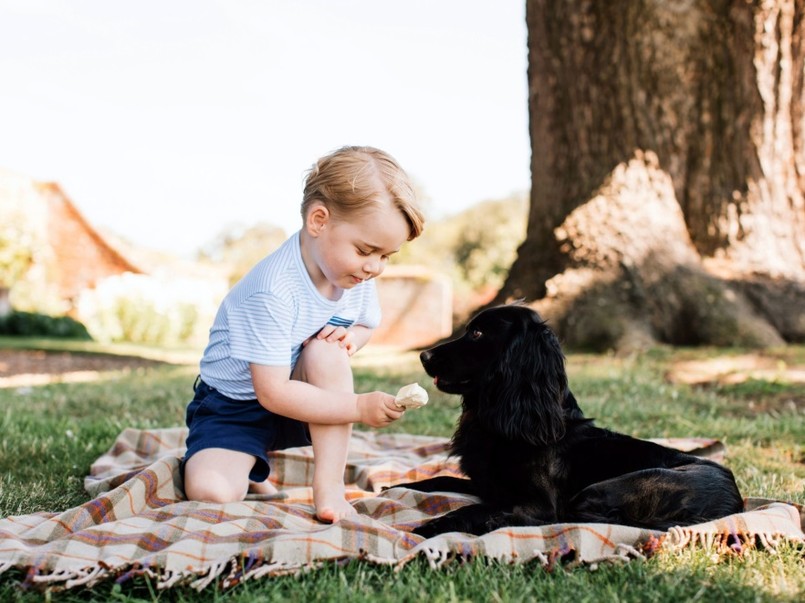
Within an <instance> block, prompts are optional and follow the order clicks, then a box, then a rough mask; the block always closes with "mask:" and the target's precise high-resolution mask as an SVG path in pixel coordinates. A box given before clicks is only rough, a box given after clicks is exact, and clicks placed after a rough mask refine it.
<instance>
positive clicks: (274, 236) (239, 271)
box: [198, 222, 287, 285]
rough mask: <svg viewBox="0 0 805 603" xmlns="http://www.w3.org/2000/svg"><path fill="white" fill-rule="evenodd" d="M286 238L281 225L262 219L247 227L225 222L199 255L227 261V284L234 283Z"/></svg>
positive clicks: (208, 259) (204, 259) (207, 260)
mask: <svg viewBox="0 0 805 603" xmlns="http://www.w3.org/2000/svg"><path fill="white" fill-rule="evenodd" d="M286 238H287V236H286V235H285V231H284V230H283V229H282V228H280V227H278V226H273V225H272V224H266V223H265V222H260V223H258V224H255V225H254V226H251V227H249V228H246V227H244V226H241V225H234V226H228V227H227V228H225V229H224V230H223V231H221V233H220V234H219V235H218V236H217V237H216V238H215V239H214V240H212V241H210V242H209V243H207V244H206V245H204V246H203V247H202V248H201V250H200V251H199V253H198V259H199V260H201V261H205V262H212V263H216V264H225V265H227V266H228V267H229V284H230V285H234V284H235V283H236V282H237V281H239V280H240V279H241V278H242V277H243V276H244V275H245V274H246V273H247V272H248V271H249V270H251V269H252V267H253V266H254V265H255V264H256V263H257V262H259V261H260V260H262V259H263V258H264V257H266V256H267V255H268V254H269V253H271V252H272V251H274V250H275V249H277V247H279V246H280V245H281V244H282V243H283V242H284V241H285V239H286Z"/></svg>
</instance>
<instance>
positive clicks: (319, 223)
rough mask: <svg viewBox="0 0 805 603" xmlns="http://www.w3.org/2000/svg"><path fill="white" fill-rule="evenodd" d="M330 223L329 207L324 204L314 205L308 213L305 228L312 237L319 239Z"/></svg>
mask: <svg viewBox="0 0 805 603" xmlns="http://www.w3.org/2000/svg"><path fill="white" fill-rule="evenodd" d="M329 222H330V210H328V209H327V206H326V205H324V204H323V203H314V204H313V205H312V206H311V207H310V209H309V210H308V212H307V218H306V219H305V228H307V231H308V233H309V234H310V235H311V236H313V237H317V236H319V235H320V234H321V231H322V230H324V229H325V228H326V227H327V224H328V223H329Z"/></svg>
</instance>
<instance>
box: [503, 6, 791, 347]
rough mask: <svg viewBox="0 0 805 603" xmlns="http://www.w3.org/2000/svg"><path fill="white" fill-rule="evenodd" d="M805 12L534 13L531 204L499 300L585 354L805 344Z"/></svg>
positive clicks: (650, 9)
mask: <svg viewBox="0 0 805 603" xmlns="http://www.w3.org/2000/svg"><path fill="white" fill-rule="evenodd" d="M803 8H805V0H757V1H754V2H747V1H746V0H677V1H659V0H634V1H632V0H629V1H617V2H608V1H605V0H563V1H562V2H553V1H551V0H527V4H526V19H527V24H528V45H529V69H528V79H529V90H530V92H529V114H530V130H531V145H532V158H531V171H532V191H531V203H530V214H529V219H528V230H527V237H526V240H525V242H524V243H523V245H522V246H521V247H520V248H519V250H518V257H517V260H516V261H515V262H514V264H513V265H512V267H511V270H510V273H509V277H508V279H507V281H506V283H505V284H504V286H503V288H502V289H501V291H500V292H499V294H498V297H497V299H496V301H504V300H506V299H512V298H526V299H527V300H530V301H532V302H533V304H534V306H535V307H537V308H538V309H539V310H540V311H541V312H542V313H543V314H544V315H546V316H547V317H549V318H550V319H551V321H552V323H553V324H554V326H556V327H557V328H558V330H559V331H560V332H561V335H562V337H563V338H564V340H565V341H566V342H568V343H569V344H571V345H576V346H582V347H592V348H597V349H601V348H609V347H619V346H620V347H623V346H627V347H628V346H632V345H640V344H643V343H648V342H652V341H657V340H659V341H664V342H669V343H674V344H698V343H710V344H718V345H730V344H742V345H769V344H778V343H781V342H783V341H786V340H787V341H805V284H804V283H805V201H804V200H803V184H805V144H804V143H803V140H805V139H804V137H803V135H804V134H805V131H803V123H805V122H803V117H804V114H803V67H804V66H805V36H804V35H803V34H805V21H803V14H804V13H803Z"/></svg>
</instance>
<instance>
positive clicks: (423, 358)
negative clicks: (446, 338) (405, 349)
mask: <svg viewBox="0 0 805 603" xmlns="http://www.w3.org/2000/svg"><path fill="white" fill-rule="evenodd" d="M431 356H433V352H431V351H430V350H425V351H424V352H422V353H421V354H420V355H419V361H420V362H421V363H422V364H425V363H427V362H428V360H430V359H431Z"/></svg>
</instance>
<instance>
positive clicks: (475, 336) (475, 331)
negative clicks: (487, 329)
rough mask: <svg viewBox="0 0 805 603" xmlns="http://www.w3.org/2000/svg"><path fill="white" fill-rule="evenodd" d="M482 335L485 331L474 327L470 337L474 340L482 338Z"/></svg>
mask: <svg viewBox="0 0 805 603" xmlns="http://www.w3.org/2000/svg"><path fill="white" fill-rule="evenodd" d="M482 336H483V333H481V331H479V330H478V329H473V330H472V331H470V339H472V340H473V341H476V340H478V339H480V338H481V337H482Z"/></svg>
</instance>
